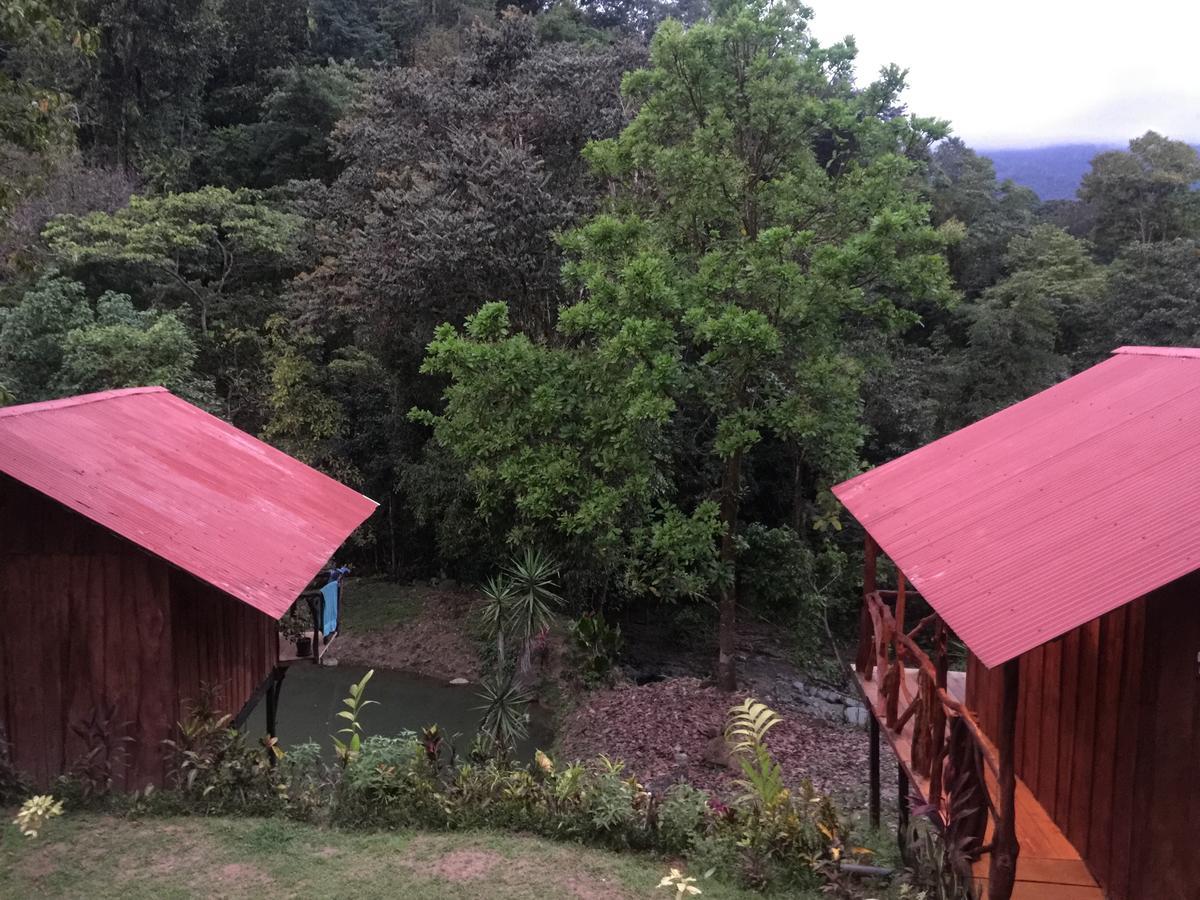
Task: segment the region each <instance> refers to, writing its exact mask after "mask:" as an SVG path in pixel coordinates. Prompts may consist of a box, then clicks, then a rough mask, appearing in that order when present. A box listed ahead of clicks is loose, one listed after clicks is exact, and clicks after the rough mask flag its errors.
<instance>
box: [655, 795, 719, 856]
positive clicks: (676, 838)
mask: <svg viewBox="0 0 1200 900" xmlns="http://www.w3.org/2000/svg"><path fill="white" fill-rule="evenodd" d="M710 816H711V808H710V807H709V803H708V794H707V793H705V792H704V791H701V790H697V789H696V788H694V787H692V786H691V785H690V784H674V785H671V787H670V788H668V790H667V793H666V796H664V797H663V800H662V803H661V804H660V805H659V808H658V842H659V846H660V847H661V849H663V850H664V851H666V852H667V853H680V854H686V853H689V852H690V851H691V850H692V848H693V846H694V845H695V844H696V842H697V841H699V840H700V839H702V838H704V837H705V836H706V831H707V825H708V821H709V818H710Z"/></svg>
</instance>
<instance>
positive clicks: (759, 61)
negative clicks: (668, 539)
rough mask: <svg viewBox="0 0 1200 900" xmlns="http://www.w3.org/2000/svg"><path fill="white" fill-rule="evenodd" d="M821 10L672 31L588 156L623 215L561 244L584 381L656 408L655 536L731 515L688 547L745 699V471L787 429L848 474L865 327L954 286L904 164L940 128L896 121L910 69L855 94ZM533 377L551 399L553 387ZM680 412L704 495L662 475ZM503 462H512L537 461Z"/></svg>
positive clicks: (758, 12) (651, 411)
mask: <svg viewBox="0 0 1200 900" xmlns="http://www.w3.org/2000/svg"><path fill="white" fill-rule="evenodd" d="M807 17H808V11H807V10H806V9H805V8H804V7H802V6H800V5H799V4H798V3H786V2H785V3H772V2H766V0H728V2H724V3H721V4H720V5H718V6H717V7H716V9H715V11H714V15H713V17H712V19H711V20H710V21H706V22H703V23H700V24H697V25H695V26H693V27H691V28H686V29H685V28H684V27H683V26H682V25H680V24H679V23H677V22H671V21H668V22H666V23H664V24H663V26H662V27H660V28H659V30H658V32H657V34H656V35H655V38H654V41H653V43H652V45H651V64H650V67H649V68H648V69H644V70H640V71H638V72H635V73H632V74H630V75H627V76H626V79H625V82H624V90H625V93H626V96H627V97H628V98H629V100H630V102H631V103H633V104H636V105H637V106H638V107H639V111H638V113H637V115H636V116H635V118H634V120H633V121H632V122H631V123H630V124H629V125H628V126H627V127H626V128H625V129H624V130H623V131H622V133H621V135H620V136H619V137H618V138H615V139H611V140H605V141H599V142H596V143H593V144H592V145H591V146H589V147H588V149H587V154H586V155H587V158H588V159H589V161H590V162H591V164H592V166H593V170H594V171H595V172H596V174H597V175H599V176H600V177H602V178H604V179H605V180H606V181H607V182H608V184H609V189H610V197H611V200H610V202H609V203H608V209H607V210H606V211H605V212H603V213H602V214H601V215H599V216H598V217H597V218H595V219H594V220H593V221H592V222H590V223H589V224H588V225H586V226H584V227H583V228H581V229H579V230H578V231H576V232H575V233H573V234H572V235H570V236H568V238H567V239H566V241H565V246H566V249H567V250H568V252H569V255H570V262H569V264H568V266H567V268H566V274H567V278H568V281H569V283H571V284H573V285H574V286H576V289H577V290H578V291H579V295H580V297H581V299H580V300H578V301H577V302H576V303H574V304H573V305H572V306H570V307H568V308H566V309H564V311H563V312H562V314H561V316H560V318H559V323H558V330H559V332H560V333H561V335H562V336H563V337H564V338H565V339H566V340H568V341H569V342H570V346H571V347H573V348H575V350H576V352H577V353H579V354H581V355H582V356H583V358H584V359H592V360H593V361H591V362H588V363H587V364H588V365H594V366H600V367H602V368H603V367H605V366H609V367H611V368H610V369H609V370H608V378H609V380H608V381H607V382H606V381H604V380H599V379H593V380H588V381H583V382H580V383H582V384H586V385H587V388H586V390H587V392H588V393H589V395H590V396H589V397H588V399H587V402H588V403H589V404H590V405H592V406H594V407H596V408H597V409H601V410H605V411H606V412H605V413H604V415H603V416H600V415H599V413H593V416H595V417H598V418H600V420H601V421H609V422H611V423H613V425H611V426H610V427H616V423H625V422H626V420H629V421H628V422H627V423H626V424H624V425H622V427H629V426H631V425H633V424H635V422H634V420H630V416H631V415H636V416H638V417H640V419H639V420H640V422H641V424H640V425H638V427H637V428H636V430H635V431H634V434H635V435H636V436H637V442H636V446H637V447H640V448H641V449H640V450H639V451H638V453H637V458H639V459H642V460H645V461H647V462H648V463H653V465H652V466H651V467H650V468H649V469H648V471H647V472H646V474H645V475H644V478H648V479H650V483H651V484H652V485H657V487H656V488H655V493H656V494H657V496H658V497H659V498H660V499H659V501H658V502H660V503H669V504H670V506H669V507H664V508H666V509H667V513H666V514H665V515H663V516H662V517H661V518H659V519H658V520H657V522H656V524H655V525H654V527H653V529H652V531H653V534H654V535H656V536H657V537H652V538H651V539H650V540H649V541H648V542H647V543H646V544H645V549H647V550H649V551H651V552H652V551H653V550H654V549H655V548H656V547H657V546H662V545H663V543H664V542H663V541H662V535H664V534H670V533H672V531H673V530H676V529H683V530H686V531H687V532H688V533H689V534H691V535H693V536H694V535H696V534H704V533H706V532H705V531H704V525H705V523H708V522H711V521H712V520H711V519H710V518H709V517H711V516H712V515H713V513H714V512H715V514H716V519H715V525H716V530H717V531H718V532H719V540H718V547H717V548H715V552H716V557H717V560H718V561H719V563H720V565H719V567H718V568H711V567H709V568H706V567H705V566H704V564H703V559H702V558H700V557H699V556H698V555H697V554H696V553H695V552H694V550H693V549H692V548H694V546H695V542H694V540H693V541H688V542H685V546H686V547H687V548H688V550H687V555H688V557H689V561H690V562H691V563H692V565H691V566H690V568H691V570H692V571H696V572H700V573H702V575H703V574H707V576H708V577H709V578H710V579H712V578H714V577H715V578H716V580H717V581H718V582H719V594H720V603H719V606H720V619H721V623H720V629H719V653H718V663H717V672H718V681H719V683H720V685H721V686H722V687H723V688H725V689H729V690H732V689H733V688H734V687H735V685H736V670H735V662H734V660H735V656H734V638H735V631H736V609H737V586H736V585H737V577H736V565H737V546H738V528H739V512H740V508H741V501H742V494H743V490H744V487H745V483H744V474H745V468H746V466H747V465H748V464H749V463H751V462H752V461H753V459H754V457H755V454H756V452H757V451H758V450H759V449H761V447H762V445H763V444H764V441H765V440H766V439H767V438H768V437H770V438H772V439H773V440H776V441H780V442H783V443H784V444H785V445H786V446H787V447H789V448H790V450H791V453H792V455H793V456H794V458H795V459H797V460H799V461H802V462H803V464H804V465H805V467H806V471H807V472H808V473H809V477H810V479H811V482H812V484H811V488H810V489H811V490H812V491H813V492H814V493H817V494H819V493H820V489H821V487H822V486H823V485H827V484H828V482H829V480H830V479H832V478H836V477H838V476H841V475H844V474H847V473H848V472H850V471H851V470H852V469H853V468H854V467H855V465H856V461H857V455H858V446H859V442H860V440H861V427H860V426H859V425H858V423H857V417H856V415H855V411H856V410H857V408H858V402H859V401H858V393H857V391H858V386H859V374H860V373H859V368H858V366H857V365H856V363H855V361H854V360H853V359H852V358H851V355H850V354H849V353H848V352H847V349H846V346H845V341H846V339H847V336H848V334H850V333H851V330H852V329H874V330H875V331H876V332H877V333H878V332H880V331H886V330H887V329H890V328H893V327H896V326H899V325H901V324H903V323H906V322H911V321H912V320H913V318H914V316H913V315H912V314H911V313H908V312H906V311H905V310H904V309H903V307H902V304H903V303H908V302H913V301H923V300H929V299H944V298H945V297H947V296H948V294H949V279H948V276H947V272H946V267H945V262H944V258H943V256H942V255H941V250H942V248H943V244H944V242H943V240H942V237H941V235H940V234H939V233H938V232H937V231H936V230H935V229H934V228H933V227H932V226H930V224H929V219H928V208H927V207H926V206H925V205H924V204H923V203H922V202H921V200H920V194H919V189H920V172H919V167H918V166H917V165H916V164H915V163H914V162H913V161H912V160H910V159H909V158H907V157H906V155H905V154H906V153H907V152H913V153H915V154H917V155H922V154H924V152H925V148H927V146H928V143H929V142H930V140H932V138H933V137H935V136H936V135H938V134H939V133H940V126H939V125H938V124H937V123H933V122H928V121H920V120H914V119H909V118H907V117H904V116H902V115H898V114H897V107H896V92H897V91H898V90H900V89H901V88H902V86H903V79H902V78H901V77H900V75H899V73H898V72H896V71H895V70H891V71H889V72H887V73H885V77H884V79H883V81H881V82H880V83H879V84H876V85H873V86H872V87H871V88H869V89H867V90H865V91H863V92H861V93H860V92H856V91H855V90H854V89H853V88H852V86H851V79H850V64H851V60H852V57H853V54H852V51H851V49H850V48H849V47H846V46H842V45H838V46H834V47H832V48H829V49H823V48H821V47H820V46H819V45H818V44H817V43H816V41H815V40H814V39H813V38H812V37H811V35H810V34H809V33H808V30H807ZM488 321H491V322H494V316H489V317H488ZM473 327H474V328H476V329H478V328H479V325H478V320H477V324H476V325H475V326H473ZM488 334H491V330H489V332H488ZM467 336H468V337H475V338H477V339H478V338H480V337H482V336H483V335H480V334H474V333H471V332H469V333H468V335H467ZM443 337H444V339H446V340H449V339H450V338H451V334H450V333H444V335H443ZM435 350H438V351H439V352H440V345H435ZM479 352H480V353H481V351H479ZM471 359H472V363H473V364H474V365H479V366H481V367H482V368H481V369H480V371H482V372H491V376H492V377H493V378H497V379H500V378H502V374H501V372H499V371H496V370H492V369H490V368H487V366H486V363H485V359H484V358H483V357H482V356H479V357H475V358H471ZM431 364H432V365H439V357H438V355H437V354H436V353H435V355H433V356H431ZM442 370H443V371H446V372H447V374H449V375H450V376H451V378H452V386H451V388H450V389H449V392H448V394H447V399H448V400H449V408H448V410H447V413H446V417H445V419H444V420H443V421H452V422H453V421H458V417H459V415H460V413H461V412H462V410H464V409H466V408H473V406H474V404H475V403H477V401H478V398H476V397H473V396H471V388H470V387H469V385H470V384H473V383H475V379H474V378H468V377H467V375H466V374H465V373H464V372H463V371H461V368H460V370H459V371H455V370H454V369H446V368H443V369H442ZM556 374H557V373H556ZM535 376H536V373H530V377H535ZM634 385H641V386H642V387H643V388H644V389H645V390H646V393H645V395H644V397H643V398H642V399H641V400H640V401H638V402H633V400H632V399H631V398H630V397H628V396H626V394H625V392H626V391H628V390H630V389H631V388H632V387H633V386H634ZM521 390H523V391H527V392H530V393H531V396H532V397H533V398H537V397H539V396H540V391H541V384H539V383H537V382H536V380H535V382H534V383H533V384H530V385H527V386H526V387H524V388H522V389H521ZM556 396H558V392H557V391H554V390H550V391H548V393H547V397H556ZM684 419H688V420H689V421H692V422H694V423H695V429H694V431H695V437H694V440H695V444H694V447H695V452H696V454H698V456H697V458H695V459H693V460H691V461H690V462H689V463H688V465H689V466H694V467H698V469H699V471H700V472H702V473H703V474H702V475H701V481H702V482H706V483H705V485H704V489H703V494H702V496H700V497H692V498H689V497H681V496H678V493H677V491H678V486H677V485H675V486H672V485H671V482H670V481H668V482H667V486H666V489H665V491H664V488H663V486H662V485H661V484H660V482H662V481H663V479H670V480H673V479H674V475H673V472H674V470H675V466H677V465H679V464H680V463H681V462H682V461H680V460H676V461H675V462H674V463H672V461H671V460H670V459H669V458H664V457H663V456H662V452H663V451H662V450H661V449H657V450H656V449H655V446H656V444H659V443H668V442H667V441H666V440H665V435H666V434H669V433H671V429H672V428H673V427H674V424H675V423H676V422H679V421H682V420H684ZM478 427H479V428H481V429H482V428H485V425H484V424H483V423H479V424H478ZM490 433H491V432H489V434H490ZM561 437H562V439H563V440H565V441H567V442H568V447H570V446H572V445H571V444H570V443H569V442H570V438H571V435H570V434H566V435H561ZM583 438H584V435H583V434H578V435H576V439H577V440H580V443H578V444H575V445H574V447H575V451H576V453H577V454H588V455H590V454H592V453H596V452H600V453H603V447H604V446H605V444H604V443H603V442H602V441H601V439H600V438H599V437H598V436H595V435H593V436H592V441H593V442H591V443H587V444H585V443H583V442H582V439H583ZM480 439H481V440H483V439H484V438H483V437H481V438H480ZM510 446H511V445H510ZM497 449H503V446H502V447H500V448H497ZM501 456H502V457H503V462H501V461H495V462H494V463H493V464H494V465H509V466H524V465H528V464H529V462H531V461H526V462H522V461H521V457H520V456H519V455H518V456H512V455H510V454H508V453H502V454H501ZM602 458H604V457H602ZM639 465H640V464H639ZM525 499H526V502H528V499H529V498H525ZM521 502H522V499H521V497H518V498H517V503H518V504H520V503H521ZM689 509H691V510H692V511H691V513H690V514H688V510H689Z"/></svg>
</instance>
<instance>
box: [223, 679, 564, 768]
mask: <svg viewBox="0 0 1200 900" xmlns="http://www.w3.org/2000/svg"><path fill="white" fill-rule="evenodd" d="M366 673H367V669H366V668H365V667H362V666H315V665H294V666H291V667H290V669H289V670H288V674H287V677H286V678H284V681H283V692H282V693H281V694H280V696H279V714H278V722H277V728H276V730H277V732H278V735H277V736H278V738H279V742H280V744H281V745H282V746H283V747H284V748H285V749H286V748H287V747H290V746H292V745H293V744H300V743H304V742H305V741H310V740H311V741H316V742H317V743H318V744H320V745H321V747H322V748H324V750H325V753H326V755H328V756H329V757H330V758H331V759H332V758H333V755H334V754H333V741H332V740H330V736H331V735H333V734H335V733H336V732H337V730H338V729H339V728H341V727H342V726H343V725H344V724H345V720H343V719H339V718H338V717H337V713H338V711H339V710H341V709H345V707H344V706H343V705H342V698H344V697H345V696H346V695H347V694H348V693H349V692H350V685H352V684H354V683H355V682H356V681H358V680H359V679H360V678H362V677H363V675H365V674H366ZM478 691H479V686H478V685H475V684H469V685H450V684H447V683H446V682H444V681H441V680H439V679H435V678H427V677H425V676H423V675H414V674H412V673H410V672H398V671H394V670H390V669H376V670H375V675H374V676H373V677H372V678H371V680H370V682H368V684H367V690H366V697H367V699H368V700H375V701H377V702H378V705H376V706H368V707H367V708H366V709H365V710H363V712H362V716H361V719H360V721H361V722H362V724H363V728H364V729H365V730H366V733H367V734H368V735H372V734H384V735H392V734H396V733H398V732H401V731H417V732H419V731H420V730H421V729H422V728H424V727H425V726H426V725H432V724H434V723H436V724H437V725H438V726H439V727H440V728H441V729H442V731H443V733H445V734H446V735H448V736H451V735H455V734H458V735H460V737H457V738H455V739H454V744H455V746H456V747H457V748H458V751H459V753H461V754H465V753H466V752H467V751H468V750H469V749H470V747H471V741H472V739H473V738H474V736H475V732H476V731H477V730H478V728H479V718H480V716H481V715H482V713H481V712H480V711H479V709H477V707H478V706H480V705H481V703H482V701H481V700H480V699H479V694H478ZM529 714H530V722H529V737H528V738H527V739H526V740H525V741H523V742H522V744H521V746H519V747H518V748H517V756H518V757H519V758H520V759H522V760H530V759H532V758H533V753H534V751H535V750H537V749H539V748H540V749H549V747H550V743H551V741H552V740H553V737H554V734H553V731H552V730H551V728H550V716H549V715H548V713H547V712H546V710H544V709H542V708H541V707H538V706H530V708H529ZM266 730H267V703H266V701H265V700H260V701H259V703H258V706H257V707H255V709H254V711H253V712H252V713H251V714H250V717H249V719H248V720H247V722H246V726H245V733H246V734H247V735H249V736H250V737H252V738H257V737H258V736H259V735H262V734H264V733H265V732H266Z"/></svg>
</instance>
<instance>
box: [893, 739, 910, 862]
mask: <svg viewBox="0 0 1200 900" xmlns="http://www.w3.org/2000/svg"><path fill="white" fill-rule="evenodd" d="M908 794H909V787H908V773H907V772H905V771H904V766H903V765H901V764H900V763H899V761H897V763H896V806H897V807H898V808H897V810H896V820H897V825H896V844H897V846H899V848H900V858H901V859H902V860H904V861H905V862H908V816H909V806H908Z"/></svg>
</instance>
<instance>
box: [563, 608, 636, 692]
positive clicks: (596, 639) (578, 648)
mask: <svg viewBox="0 0 1200 900" xmlns="http://www.w3.org/2000/svg"><path fill="white" fill-rule="evenodd" d="M622 643H623V641H622V638H621V626H620V625H609V624H608V623H607V622H606V621H604V617H603V616H601V615H599V614H592V613H584V614H583V615H582V616H580V617H579V618H578V619H577V620H576V621H575V622H573V623H572V624H571V645H572V648H573V650H574V657H575V669H576V671H578V672H579V673H580V674H581V675H582V676H583V680H584V682H585V683H587V684H596V683H597V682H600V681H603V680H605V679H606V678H608V676H609V675H610V674H612V670H613V668H614V667H615V666H616V664H617V657H618V656H619V655H620V653H621V645H622Z"/></svg>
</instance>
